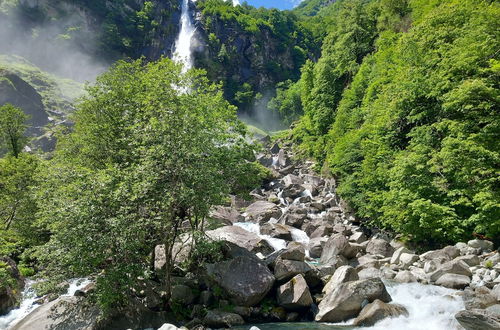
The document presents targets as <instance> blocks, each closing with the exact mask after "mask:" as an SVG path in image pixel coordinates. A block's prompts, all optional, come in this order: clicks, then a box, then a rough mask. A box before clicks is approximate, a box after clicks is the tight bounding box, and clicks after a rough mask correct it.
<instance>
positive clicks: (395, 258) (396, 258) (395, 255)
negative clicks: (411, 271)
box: [391, 246, 411, 265]
mask: <svg viewBox="0 0 500 330" xmlns="http://www.w3.org/2000/svg"><path fill="white" fill-rule="evenodd" d="M403 253H411V251H410V250H408V249H407V248H405V247H404V246H402V247H400V248H399V249H397V250H396V251H394V253H393V254H392V257H391V264H395V265H397V264H399V258H400V257H401V255H402V254H403Z"/></svg>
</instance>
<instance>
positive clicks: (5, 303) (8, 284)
mask: <svg viewBox="0 0 500 330" xmlns="http://www.w3.org/2000/svg"><path fill="white" fill-rule="evenodd" d="M0 262H1V263H3V264H4V267H3V270H4V271H5V277H4V278H2V280H1V281H0V315H3V314H7V313H8V312H10V311H11V310H12V309H14V308H15V307H16V306H17V305H18V304H19V302H20V300H21V291H22V289H23V288H24V278H23V277H22V276H21V273H20V272H19V269H18V268H17V265H16V263H15V262H14V261H13V260H12V259H10V258H8V257H0Z"/></svg>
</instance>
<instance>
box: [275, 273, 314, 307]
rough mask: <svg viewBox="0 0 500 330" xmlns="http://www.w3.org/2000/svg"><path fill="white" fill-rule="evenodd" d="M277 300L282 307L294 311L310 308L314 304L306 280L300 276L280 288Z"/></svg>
mask: <svg viewBox="0 0 500 330" xmlns="http://www.w3.org/2000/svg"><path fill="white" fill-rule="evenodd" d="M277 298H278V304H279V305H280V306H282V307H284V308H285V309H287V310H292V311H293V310H300V309H306V308H309V307H310V306H311V305H312V303H313V299H312V296H311V292H310V291H309V287H308V286H307V283H306V280H305V279H304V277H303V276H302V275H300V274H299V275H297V276H295V277H293V278H292V279H291V280H290V281H288V282H287V283H285V284H283V285H282V286H280V287H279V288H278V295H277Z"/></svg>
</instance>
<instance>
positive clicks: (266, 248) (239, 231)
mask: <svg viewBox="0 0 500 330" xmlns="http://www.w3.org/2000/svg"><path fill="white" fill-rule="evenodd" d="M206 234H207V236H208V237H210V238H211V239H213V240H224V241H228V242H231V243H233V244H236V245H238V246H240V247H242V248H245V249H247V250H248V251H251V252H253V253H258V252H260V253H262V254H263V255H268V254H270V253H272V252H274V249H273V248H272V246H271V245H269V243H268V242H267V241H266V240H264V239H262V238H260V237H259V236H258V235H257V234H254V233H252V232H249V231H248V230H245V229H243V228H241V227H239V226H224V227H221V228H217V229H215V230H209V231H207V232H206Z"/></svg>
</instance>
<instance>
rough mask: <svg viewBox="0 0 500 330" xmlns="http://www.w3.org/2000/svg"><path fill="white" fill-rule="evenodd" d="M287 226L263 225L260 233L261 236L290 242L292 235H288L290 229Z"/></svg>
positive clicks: (277, 224) (276, 224)
mask: <svg viewBox="0 0 500 330" xmlns="http://www.w3.org/2000/svg"><path fill="white" fill-rule="evenodd" d="M291 228H292V227H289V226H287V225H282V224H279V223H265V224H263V225H262V226H260V233H261V234H262V235H269V236H271V237H273V238H279V239H284V240H285V241H291V240H292V234H291V233H290V229H291Z"/></svg>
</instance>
